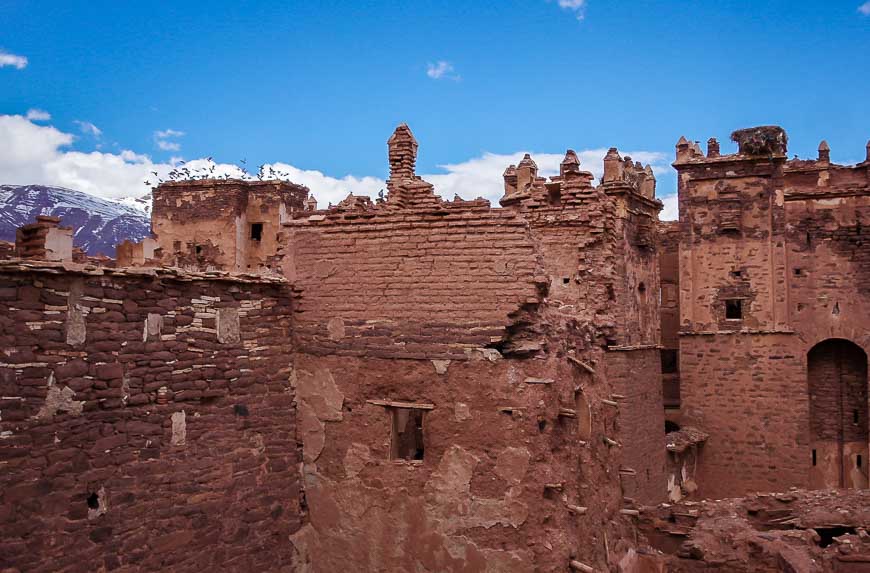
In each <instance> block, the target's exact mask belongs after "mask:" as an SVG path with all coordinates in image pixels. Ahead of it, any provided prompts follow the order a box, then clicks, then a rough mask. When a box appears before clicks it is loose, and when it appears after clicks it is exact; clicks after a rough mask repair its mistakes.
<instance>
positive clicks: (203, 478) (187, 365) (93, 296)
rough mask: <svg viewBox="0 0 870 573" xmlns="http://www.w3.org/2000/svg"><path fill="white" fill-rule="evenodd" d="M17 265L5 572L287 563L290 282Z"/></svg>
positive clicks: (2, 310) (6, 328)
mask: <svg viewBox="0 0 870 573" xmlns="http://www.w3.org/2000/svg"><path fill="white" fill-rule="evenodd" d="M11 267H14V265H5V266H4V268H3V269H2V272H0V348H2V354H0V396H2V399H0V468H2V471H0V568H6V567H9V568H12V570H18V571H82V572H84V571H98V570H118V571H158V570H163V571H218V570H220V571H257V570H259V571H267V570H268V571H289V570H292V567H291V565H290V564H291V558H292V556H291V546H290V545H289V544H288V543H287V542H286V540H287V537H288V535H290V534H291V533H292V532H294V531H296V530H297V529H298V528H299V526H300V524H301V522H302V521H303V518H302V510H301V508H300V505H301V501H300V485H299V480H298V478H297V475H298V470H297V463H298V461H299V457H298V456H299V454H298V451H299V446H298V445H297V443H296V440H295V410H294V405H293V393H292V389H291V388H290V387H289V381H288V380H289V372H290V370H289V366H290V358H289V350H290V348H289V340H290V318H291V315H290V308H291V298H290V296H289V294H288V290H287V287H286V286H285V285H284V284H281V283H280V282H278V281H275V282H273V283H262V282H234V281H231V280H180V279H178V278H173V277H172V276H171V275H163V276H161V275H158V276H141V275H140V276H134V275H125V274H124V273H123V271H121V272H118V271H106V272H107V273H112V274H105V275H103V274H98V275H88V274H76V273H71V272H61V271H60V270H59V268H58V267H53V268H50V269H47V271H51V272H28V271H22V270H14V269H12V268H11ZM55 272H57V273H58V274H53V273H55ZM200 278H202V275H200ZM161 387H165V388H166V403H162V400H160V401H158V398H157V397H158V392H159V389H160V388H161Z"/></svg>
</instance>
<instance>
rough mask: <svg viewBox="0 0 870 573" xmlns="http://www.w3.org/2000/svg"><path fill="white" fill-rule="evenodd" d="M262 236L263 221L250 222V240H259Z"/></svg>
mask: <svg viewBox="0 0 870 573" xmlns="http://www.w3.org/2000/svg"><path fill="white" fill-rule="evenodd" d="M262 238H263V223H251V240H253V241H259V240H261V239H262Z"/></svg>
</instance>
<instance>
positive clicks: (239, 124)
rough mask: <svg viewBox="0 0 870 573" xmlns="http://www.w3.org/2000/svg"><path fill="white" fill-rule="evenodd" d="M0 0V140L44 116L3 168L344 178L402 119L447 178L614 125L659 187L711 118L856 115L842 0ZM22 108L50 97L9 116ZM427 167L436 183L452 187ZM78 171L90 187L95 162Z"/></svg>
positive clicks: (845, 134)
mask: <svg viewBox="0 0 870 573" xmlns="http://www.w3.org/2000/svg"><path fill="white" fill-rule="evenodd" d="M0 13H2V14H3V22H4V24H3V29H2V31H0V50H2V52H0V114H4V115H5V116H7V121H8V122H11V120H10V119H9V116H22V117H21V118H20V119H19V121H18V122H17V123H15V124H14V125H12V126H11V127H9V126H7V129H6V131H5V135H6V143H4V140H3V138H0V155H3V153H2V151H3V147H4V145H7V146H8V145H10V143H9V142H8V140H9V138H18V139H15V141H19V140H20V141H22V142H30V141H31V139H29V138H37V137H43V136H45V137H47V136H48V135H51V136H52V137H53V138H54V139H51V138H49V139H50V142H49V143H47V144H46V145H47V146H48V147H50V146H51V145H55V146H56V149H55V152H54V155H51V156H48V157H46V158H45V159H44V161H43V167H42V168H35V170H29V169H23V168H15V170H14V175H15V178H17V179H20V178H22V177H25V178H26V177H27V176H28V174H29V173H31V172H32V175H33V177H35V178H46V177H48V178H49V179H50V178H51V177H55V178H56V177H58V175H57V172H58V171H59V170H60V169H61V167H51V168H49V167H46V166H45V165H47V164H48V162H52V161H53V162H58V161H60V162H61V163H62V164H69V165H67V167H69V166H70V165H72V166H75V161H74V160H76V161H77V160H79V159H80V160H82V161H87V160H92V163H93V165H90V166H89V167H88V168H89V169H91V170H96V169H98V168H99V164H101V162H107V163H109V164H111V163H112V160H113V159H118V160H120V161H121V162H122V163H123V162H127V163H131V162H132V163H136V162H142V163H144V162H145V161H146V159H145V158H146V156H147V162H149V163H148V165H149V166H150V165H151V164H152V163H153V164H163V163H166V162H168V161H169V160H170V159H171V158H172V157H183V158H185V159H193V158H199V157H206V156H213V157H214V158H215V160H216V161H219V162H226V163H234V162H237V161H238V160H239V159H241V158H246V159H247V160H248V162H249V164H255V163H262V162H282V163H284V164H287V165H291V166H294V167H295V168H298V169H299V170H300V171H305V172H308V171H313V170H317V171H319V172H321V173H322V174H324V177H325V178H327V179H329V178H338V179H339V180H341V178H343V177H345V176H348V175H351V176H354V178H353V179H346V180H345V181H346V182H347V185H345V187H346V188H347V189H349V190H356V189H363V190H365V189H367V188H366V187H365V186H364V185H363V186H360V184H358V183H355V182H358V181H359V180H360V178H362V177H365V176H370V177H372V178H374V179H373V180H372V183H371V185H369V187H372V188H373V187H374V186H376V184H377V183H376V182H374V180H376V179H382V178H383V177H385V175H386V173H387V162H386V147H385V142H386V139H387V137H388V136H389V134H390V132H391V131H392V129H393V128H394V127H395V125H396V124H397V123H399V122H402V121H404V122H407V123H408V124H409V125H410V126H411V128H412V129H413V131H414V133H415V135H416V136H417V139H418V140H419V142H420V158H419V162H418V172H420V173H426V174H439V173H440V174H442V175H450V174H452V173H455V172H457V171H462V170H463V169H465V170H466V171H468V170H474V169H478V170H479V169H484V168H483V167H481V166H482V165H484V164H486V166H487V167H486V169H485V170H484V171H485V174H484V171H481V172H480V173H476V175H477V176H478V179H464V180H461V181H460V183H462V185H465V186H467V185H477V184H481V185H484V184H483V183H479V181H480V180H482V178H485V177H486V178H489V177H490V176H491V174H492V171H493V169H494V167H493V166H491V165H490V164H491V163H494V162H496V161H498V160H505V161H507V159H509V158H506V157H502V156H513V155H515V154H516V153H519V152H521V151H531V152H533V153H536V154H543V155H545V156H547V155H550V154H552V155H553V156H554V157H557V156H558V155H559V154H564V151H565V149H566V148H569V147H571V148H574V149H577V150H578V151H580V150H589V151H590V152H591V151H593V150H600V149H604V148H606V147H609V146H618V147H619V148H620V150H627V151H634V152H635V153H637V152H638V151H640V152H644V153H648V154H649V155H642V158H643V159H645V160H647V161H651V162H653V163H654V164H655V165H656V167H657V171H658V172H659V194H660V195H662V196H665V195H668V194H672V193H673V191H674V178H673V175H672V174H671V173H669V172H668V168H667V164H668V163H669V162H670V161H671V160H672V158H673V146H674V143H675V142H676V140H677V139H678V138H679V137H680V135H686V136H687V137H689V138H691V139H697V140H700V141H702V143H703V142H704V141H706V139H707V138H708V137H710V136H716V137H718V138H719V139H720V140H722V141H723V152H725V151H727V150H729V149H730V144H725V143H724V142H726V141H727V138H728V135H729V134H730V132H731V131H732V130H734V129H737V128H740V127H746V126H750V125H758V124H769V123H774V124H779V125H782V126H783V127H785V128H786V130H787V131H788V134H789V137H790V146H789V147H790V152H791V153H797V154H799V155H800V156H802V157H805V156H806V157H813V156H814V155H815V152H816V147H817V146H818V143H819V141H820V140H821V139H822V138H824V139H827V141H828V142H829V143H830V145H831V148H832V156H833V158H834V159H835V160H837V161H840V162H853V161H861V160H863V158H864V146H865V144H866V142H867V139H868V137H870V111H868V103H867V102H868V94H870V74H868V73H867V70H868V69H870V3H867V4H866V5H864V4H863V0H845V1H833V2H826V3H822V2H808V1H790V2H785V1H770V2H763V3H762V2H751V3H750V2H745V1H744V2H728V1H720V2H712V1H709V2H701V1H695V2H691V1H689V2H685V1H684V2H677V1H672V0H671V1H661V2H613V1H609V2H605V1H604V0H587V1H585V2H584V1H581V0H552V1H547V0H527V1H524V2H521V1H500V2H470V1H464V2H459V1H456V2H448V1H442V2H430V1H425V0H422V1H416V2H411V3H403V5H401V6H397V5H396V3H393V2H380V1H369V2H350V1H336V2H329V3H320V2H265V1H261V2H255V1H249V2H238V1H236V2H229V1H211V2H208V3H194V2H182V1H176V2H172V3H169V2H167V3H163V4H161V5H158V6H156V7H155V5H154V3H144V2H101V1H90V2H77V1H65V2H59V1H58V2H29V1H24V0H0ZM4 55H5V59H4ZM14 56H18V57H20V58H26V64H25V65H23V66H22V65H21V64H22V61H21V60H14V59H12V58H13V57H14ZM4 62H6V64H5V65H3V63H4ZM427 72H430V73H427ZM33 109H36V110H42V111H44V112H46V114H45V115H49V116H50V119H45V115H43V116H42V119H39V118H38V116H39V114H34V113H31V120H25V119H24V117H23V116H26V114H27V112H28V110H33ZM23 121H27V122H28V123H29V124H30V125H32V126H34V128H33V129H30V131H33V132H34V133H30V132H28V129H29V128H28V126H26V125H24V124H23V123H22V122H23ZM36 127H38V128H39V129H36ZM94 128H95V129H94ZM46 130H54V131H55V132H57V133H59V134H61V135H57V134H54V133H52V134H49V133H48V131H46ZM167 131H169V133H168V134H167V133H166V132H167ZM24 132H27V133H24ZM36 132H39V133H41V134H42V135H38V134H35V133H36ZM158 132H163V134H162V137H161V136H160V134H158ZM173 132H178V133H183V134H184V135H177V134H173ZM22 133H23V135H22ZM62 136H68V137H67V140H68V142H65V141H66V140H64V139H63V137H62ZM61 140H63V141H61ZM12 145H15V142H14V141H13V143H12ZM20 145H24V143H21V144H20ZM28 145H31V146H32V143H28ZM8 151H9V150H7V152H8ZM122 151H126V153H127V155H126V157H125V156H122V155H121V154H122ZM16 153H17V154H18V155H21V153H22V152H20V151H19V152H14V153H11V155H16ZM69 153H77V154H80V155H74V156H69V157H66V156H65V154H69ZM94 153H96V155H93V154H94ZM486 154H494V155H486ZM6 155H7V156H8V155H10V153H7V154H6ZM592 155H594V154H592ZM592 155H590V157H591V156H592ZM107 156H111V157H107ZM77 158H78V159H77ZM26 160H27V161H29V162H30V163H33V164H34V165H36V166H37V167H38V165H37V164H38V163H39V158H37V157H28V158H26ZM475 161H476V162H477V163H476V164H475ZM116 162H117V161H116ZM539 163H543V164H544V165H549V164H550V163H551V161H549V160H547V159H546V158H545V160H544V161H542V162H541V161H539ZM444 165H453V166H454V167H453V168H452V169H450V168H448V169H445V168H444V167H439V166H444ZM505 166H506V163H505V164H504V165H501V166H500V170H503V169H504V167H505ZM3 167H5V168H6V169H7V171H10V170H11V169H12V168H11V167H9V166H8V165H5V166H4V164H3V163H2V159H0V168H3ZM585 167H586V168H588V169H592V168H593V167H595V168H596V169H598V166H593V165H590V164H588V163H587V164H586V165H585ZM88 168H84V167H83V168H82V171H81V172H79V176H80V177H79V178H81V177H87V174H85V175H82V173H84V172H86V171H87V169H88ZM107 169H110V168H109V167H107ZM499 174H500V173H499ZM484 175H485V177H484ZM94 177H95V176H93V175H91V179H94ZM496 177H497V176H496ZM3 178H4V177H3V169H0V183H11V182H22V181H20V180H16V181H5V180H2V179H3ZM137 178H138V175H137ZM303 178H304V177H303ZM131 179H132V176H131ZM487 180H488V179H487ZM72 181H73V182H76V181H77V179H76V178H73V179H72ZM441 181H442V182H443V183H444V185H445V188H446V189H447V190H449V191H450V196H452V191H454V190H456V189H462V190H463V191H465V190H464V188H463V187H462V185H459V183H457V181H451V180H445V179H442V180H441ZM29 182H55V181H29ZM304 182H307V183H309V185H311V186H314V183H315V182H314V180H311V181H310V182H309V181H307V180H306V181H304ZM437 183H438V181H436V184H437ZM495 185H496V187H498V186H500V181H496V182H495ZM83 186H84V187H89V186H90V188H86V189H83V190H86V191H91V192H97V193H100V192H102V191H101V190H100V189H99V187H100V180H99V178H97V179H94V180H92V181H90V182H85V183H83ZM146 190H147V189H145V187H144V185H142V188H141V191H143V192H144V191H146ZM315 191H316V190H315ZM339 191H344V189H340V190H339V189H330V190H328V191H323V192H324V193H326V194H330V193H333V192H335V193H337V192H339ZM488 193H489V194H491V192H489V191H487V193H477V192H476V191H475V190H474V189H470V190H468V191H467V192H464V193H461V194H464V195H470V196H474V195H476V194H484V195H486V194H488ZM104 194H106V195H109V196H112V195H120V194H122V193H121V191H119V190H111V191H107V192H105V193H104Z"/></svg>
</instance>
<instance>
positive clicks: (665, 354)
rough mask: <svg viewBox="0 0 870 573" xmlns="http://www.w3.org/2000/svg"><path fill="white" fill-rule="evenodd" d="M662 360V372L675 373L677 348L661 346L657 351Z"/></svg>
mask: <svg viewBox="0 0 870 573" xmlns="http://www.w3.org/2000/svg"><path fill="white" fill-rule="evenodd" d="M659 352H660V356H661V362H662V374H675V373H676V372H677V370H678V368H679V352H680V351H679V350H676V349H673V348H663V349H662V350H660V351H659Z"/></svg>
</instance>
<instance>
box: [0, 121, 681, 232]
mask: <svg viewBox="0 0 870 573" xmlns="http://www.w3.org/2000/svg"><path fill="white" fill-rule="evenodd" d="M74 139H75V138H74V136H73V135H72V134H69V133H64V132H62V131H60V130H58V129H56V128H55V127H53V126H47V125H38V124H36V123H33V122H32V121H30V120H28V119H27V118H26V117H24V116H20V115H0V141H2V142H4V150H3V153H2V154H0V173H2V179H0V184H2V183H7V184H20V185H24V184H42V185H57V186H61V187H68V188H70V189H76V190H78V191H84V192H86V193H91V194H93V195H97V196H100V197H105V198H109V199H121V198H125V197H140V196H141V195H143V194H145V193H147V192H148V191H149V190H150V187H151V186H154V185H156V184H157V182H158V179H163V180H168V179H169V172H170V171H172V170H173V168H176V167H177V168H179V169H184V168H186V169H188V170H189V171H190V173H191V174H194V175H202V174H205V173H208V174H209V175H211V176H214V177H222V176H224V175H225V174H228V175H230V176H231V177H240V176H241V175H242V173H241V171H240V169H239V168H238V166H236V165H231V164H227V163H220V164H215V163H214V162H212V161H210V160H208V159H192V160H190V161H187V162H186V163H184V164H182V163H181V162H182V161H183V160H182V158H181V157H172V158H171V159H170V160H169V162H154V161H152V159H151V158H150V157H149V156H148V155H144V154H140V153H136V152H134V151H131V150H122V151H120V152H119V153H103V152H99V151H93V152H90V153H83V152H79V151H73V150H70V149H69V146H70V145H71V144H72V143H73V141H74ZM606 152H607V150H606V149H603V148H602V149H589V150H585V151H581V152H579V153H578V156H579V157H580V161H581V169H585V170H587V171H591V172H592V173H593V175H595V177H596V178H599V177H601V175H602V171H603V158H604V155H605V153H606ZM523 153H524V152H522V151H519V152H516V153H508V154H496V153H484V154H483V155H481V156H479V157H474V158H472V159H469V160H467V161H463V162H460V163H451V164H446V165H440V166H439V168H440V169H441V170H442V172H441V173H434V174H424V175H422V177H423V178H424V179H425V180H427V181H430V182H431V183H432V184H433V185H435V191H436V192H437V193H438V194H439V195H441V196H442V197H444V198H446V199H452V198H453V196H454V195H459V196H461V197H462V198H463V199H474V198H476V197H484V198H486V199H489V200H490V202H491V203H492V204H493V205H498V200H499V198H500V197H501V196H502V194H503V192H504V180H503V178H502V174H503V173H504V170H505V168H506V167H507V166H508V165H509V164H511V163H513V164H517V163H518V162H519V160H520V159H521V158H522V156H523ZM625 154H627V155H630V156H631V157H632V159H634V160H639V161H641V162H643V163H649V164H651V165H652V167H653V171H654V172H656V173H657V174H661V173H666V172H669V166H668V164H667V161H666V155H665V154H663V153H657V152H649V151H634V152H627V153H623V155H625ZM532 157H533V158H534V160H535V162H536V163H537V164H538V168H539V174H540V175H542V176H548V175H554V174H556V173H558V172H559V164H560V163H561V161H562V159H563V158H564V154H562V153H536V154H532ZM270 167H271V168H272V169H274V170H275V171H276V172H281V173H282V178H284V179H287V180H289V181H292V182H294V183H299V184H301V185H305V186H307V187H308V188H309V189H311V192H312V194H313V195H314V196H315V197H317V201H318V204H319V206H320V207H326V206H327V205H328V204H329V203H332V204H336V203H338V202H339V201H341V200H342V199H344V198H345V197H347V195H348V193H353V194H354V195H367V196H369V197H372V198H374V197H377V195H378V192H379V191H380V190H382V189H385V188H386V182H385V181H384V180H383V179H380V178H378V177H356V176H353V175H346V176H344V177H332V176H330V175H326V174H324V173H322V172H320V171H316V170H311V169H301V168H299V167H296V166H293V165H290V164H287V163H280V162H279V163H274V164H271V165H266V166H265V171H266V173H267V174H268V172H269V168H270ZM154 173H156V174H157V175H156V176H155V175H154ZM146 181H147V182H148V183H149V185H148V186H146V185H145V182H146ZM664 200H665V205H666V207H665V213H663V218H665V217H666V216H668V214H669V213H673V214H675V213H676V209H675V207H676V203H675V199H670V198H668V197H665V198H664ZM673 217H675V215H673Z"/></svg>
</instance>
